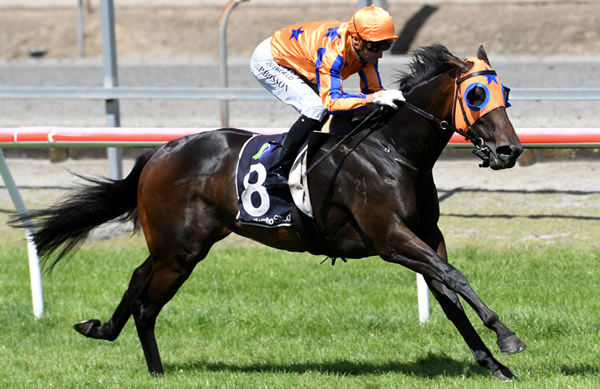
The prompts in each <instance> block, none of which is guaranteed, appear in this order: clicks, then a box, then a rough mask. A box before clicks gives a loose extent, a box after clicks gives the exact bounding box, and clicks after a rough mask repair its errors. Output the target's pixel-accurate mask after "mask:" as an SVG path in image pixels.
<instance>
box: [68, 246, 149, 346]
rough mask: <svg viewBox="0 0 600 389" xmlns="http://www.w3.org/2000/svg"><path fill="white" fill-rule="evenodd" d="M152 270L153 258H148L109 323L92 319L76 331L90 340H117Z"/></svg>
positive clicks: (139, 268)
mask: <svg viewBox="0 0 600 389" xmlns="http://www.w3.org/2000/svg"><path fill="white" fill-rule="evenodd" d="M151 270H152V257H151V256H150V257H148V258H147V259H146V261H144V263H143V264H141V265H140V266H139V267H138V268H137V269H135V271H134V272H133V275H132V276H131V280H130V281H129V286H128V287H127V290H126V291H125V294H124V295H123V298H122V299H121V302H120V303H119V305H118V307H117V309H116V310H115V312H114V313H113V315H112V317H111V318H110V320H109V321H107V322H106V323H104V324H102V323H101V322H100V320H98V319H91V320H86V321H82V322H79V323H76V324H75V325H74V326H73V327H74V328H75V330H76V331H77V332H79V333H81V334H83V335H85V336H87V337H88V338H94V339H104V340H115V339H117V337H118V336H119V334H120V333H121V330H122V329H123V327H125V324H126V323H127V320H129V317H130V316H131V312H132V311H131V309H132V306H133V304H134V301H135V299H136V298H137V297H138V296H139V295H140V294H142V293H144V290H145V289H146V288H147V286H148V282H149V280H150V274H151Z"/></svg>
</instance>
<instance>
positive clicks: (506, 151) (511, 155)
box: [489, 144, 523, 170]
mask: <svg viewBox="0 0 600 389" xmlns="http://www.w3.org/2000/svg"><path fill="white" fill-rule="evenodd" d="M522 152H523V146H521V144H516V145H515V144H509V145H502V146H498V147H496V150H495V151H494V152H493V153H491V155H490V156H489V157H490V168H491V169H492V170H501V169H509V168H511V167H514V166H515V163H517V158H519V156H520V155H521V153H522Z"/></svg>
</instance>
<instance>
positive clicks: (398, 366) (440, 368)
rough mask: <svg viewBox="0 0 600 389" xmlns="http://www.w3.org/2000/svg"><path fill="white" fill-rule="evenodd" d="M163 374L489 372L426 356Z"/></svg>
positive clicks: (208, 365)
mask: <svg viewBox="0 0 600 389" xmlns="http://www.w3.org/2000/svg"><path fill="white" fill-rule="evenodd" d="M165 369H166V371H167V372H168V371H177V370H180V369H181V370H183V371H190V370H205V371H229V372H234V373H293V374H303V373H307V372H317V373H323V374H333V375H350V376H361V375H372V374H388V373H401V374H405V375H407V376H410V375H412V376H417V377H421V378H434V377H437V376H445V377H459V376H464V377H472V376H487V375H489V374H490V373H489V372H488V371H487V370H486V369H485V368H482V367H479V366H478V365H476V364H474V363H473V364H471V363H465V362H462V361H457V360H454V359H452V358H449V357H447V356H445V355H441V356H440V355H434V354H429V355H427V356H426V357H424V358H420V359H417V360H416V361H413V362H399V361H389V362H385V363H370V362H368V361H365V362H355V361H350V360H332V361H324V362H320V363H317V362H298V363H294V362H291V363H286V364H278V363H268V362H265V363H250V364H247V365H244V364H230V363H223V362H219V363H214V362H206V361H192V362H188V363H183V364H177V363H174V364H166V365H165Z"/></svg>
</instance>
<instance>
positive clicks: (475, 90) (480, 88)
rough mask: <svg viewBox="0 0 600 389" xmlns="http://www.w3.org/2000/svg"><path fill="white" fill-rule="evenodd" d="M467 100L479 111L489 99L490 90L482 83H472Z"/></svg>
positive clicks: (468, 89) (472, 107) (467, 93)
mask: <svg viewBox="0 0 600 389" xmlns="http://www.w3.org/2000/svg"><path fill="white" fill-rule="evenodd" d="M465 101H466V102H467V105H468V106H469V108H471V109H472V110H473V111H479V110H480V109H482V108H483V107H485V106H486V105H487V103H488V101H489V96H488V90H487V88H486V87H485V86H484V85H482V84H472V85H470V86H469V87H468V88H467V90H466V96H465Z"/></svg>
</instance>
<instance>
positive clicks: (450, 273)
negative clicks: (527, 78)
mask: <svg viewBox="0 0 600 389" xmlns="http://www.w3.org/2000/svg"><path fill="white" fill-rule="evenodd" d="M399 85H400V89H401V90H402V91H403V92H404V94H405V96H406V103H404V104H403V103H399V108H398V109H397V110H395V111H391V113H389V112H388V113H387V114H386V115H383V119H381V120H379V121H378V123H374V122H370V123H368V125H366V126H364V128H363V129H360V130H359V131H355V132H354V133H353V136H351V137H346V140H345V141H344V142H342V143H340V142H338V140H339V137H338V138H336V137H333V136H332V137H330V138H328V139H327V140H325V141H324V142H322V144H320V145H319V146H318V149H317V150H316V151H315V152H314V153H313V154H314V155H312V156H311V158H310V161H309V163H310V162H313V163H314V166H313V167H312V168H311V171H310V173H309V174H308V186H309V188H318V189H319V190H317V189H312V190H311V193H310V194H311V202H312V207H313V209H314V228H313V229H314V232H316V233H317V234H318V236H319V237H320V239H321V240H322V242H323V246H322V247H321V248H320V249H315V248H314V247H310V246H309V245H308V244H307V241H306V240H303V239H302V238H301V237H300V234H299V233H298V231H297V227H296V226H293V225H292V226H286V227H280V228H277V229H276V230H273V229H267V228H262V227H257V226H253V225H247V224H242V223H240V222H239V220H237V219H236V215H237V213H238V207H237V204H238V198H237V192H236V186H235V179H234V178H235V174H236V164H237V158H238V154H239V152H240V149H241V148H242V146H243V145H244V144H245V142H246V141H247V140H248V139H249V138H250V137H252V136H253V134H252V133H250V132H247V131H244V130H240V129H232V128H224V129H220V130H215V131H212V132H208V133H202V134H196V135H190V136H187V137H183V138H179V139H175V140H172V141H170V142H168V143H167V144H165V145H163V146H160V147H157V148H156V149H153V150H151V151H149V152H146V153H145V154H143V155H141V156H140V157H138V159H137V160H136V162H135V165H134V167H133V169H132V171H131V172H130V173H129V175H128V176H127V177H126V178H124V179H122V180H111V179H100V178H88V180H89V181H90V182H88V183H87V184H86V185H83V186H82V187H80V188H79V190H78V191H77V192H76V193H75V194H74V195H72V196H70V197H68V198H66V199H65V200H63V201H62V202H60V203H58V204H56V205H54V206H52V207H50V208H48V209H45V210H38V211H34V212H32V213H31V214H30V215H18V216H15V218H14V219H13V221H12V223H13V225H17V226H18V225H21V226H22V225H24V224H28V225H30V223H31V224H33V225H34V226H35V227H36V230H37V231H36V232H35V234H34V241H35V244H36V246H37V248H38V251H39V253H40V255H41V256H42V257H43V258H45V259H46V260H47V259H48V258H49V256H50V255H51V254H52V253H53V252H54V251H58V255H57V256H56V257H54V259H53V262H52V263H51V265H50V269H52V268H53V267H54V265H56V263H57V262H58V261H59V260H60V259H61V258H64V256H65V255H66V254H67V253H69V252H70V251H72V250H73V249H76V248H77V247H78V244H79V243H81V242H83V240H85V238H86V237H87V234H88V233H89V232H90V230H92V229H93V228H94V227H96V226H99V225H101V224H103V223H105V222H108V221H111V220H114V219H116V218H118V217H124V218H127V217H128V218H130V219H131V220H133V221H134V222H136V223H137V224H136V225H138V226H140V227H141V229H142V231H143V233H144V236H145V240H146V243H147V246H148V249H149V253H150V255H149V256H148V258H147V259H146V260H145V261H144V262H143V263H142V264H141V265H140V266H139V267H138V268H137V269H135V270H134V272H133V275H132V277H131V281H130V283H129V286H128V288H127V290H126V291H125V294H124V296H123V298H122V300H121V302H120V304H119V305H118V307H117V308H116V310H115V312H114V314H113V315H112V317H111V318H110V320H108V321H107V322H105V323H104V324H103V323H101V321H100V320H97V319H92V320H86V321H82V322H80V323H77V324H75V325H74V327H75V329H76V330H77V331H78V332H80V333H81V334H83V335H85V336H87V337H90V338H96V339H105V340H114V339H116V338H117V337H118V336H119V333H120V332H121V330H122V329H123V327H124V325H125V323H126V322H127V321H128V319H129V317H130V316H133V319H134V321H135V326H136V329H137V332H138V336H139V339H140V342H141V345H142V349H143V351H144V355H145V358H146V362H147V365H148V369H149V371H150V373H152V374H155V375H162V374H164V370H163V366H162V363H161V359H160V355H159V351H158V346H157V343H156V339H155V335H154V329H155V323H156V318H157V316H158V314H159V312H160V310H161V309H162V307H163V306H164V305H165V304H166V303H167V302H168V301H169V300H171V298H173V296H174V295H175V293H176V292H177V290H178V289H179V288H180V287H181V285H182V284H183V283H184V282H185V280H186V279H187V278H188V277H189V276H190V274H191V273H192V271H193V269H194V267H195V266H196V264H198V263H199V262H200V261H201V260H202V259H204V258H205V257H206V255H207V254H208V252H209V250H210V248H211V246H212V245H213V244H214V243H215V242H217V241H219V240H221V239H223V238H225V237H226V236H227V235H229V234H230V233H232V232H234V233H236V234H239V235H242V236H245V237H248V238H251V239H253V240H256V241H258V242H261V243H263V244H266V245H268V246H272V247H275V248H278V249H284V250H289V251H308V250H310V251H311V252H313V253H322V254H326V255H328V256H330V257H331V258H332V259H334V258H344V259H346V258H364V257H367V256H373V255H378V256H380V257H381V258H382V259H383V260H385V261H388V262H391V263H396V264H400V265H403V266H405V267H407V268H409V269H411V270H413V271H415V272H418V273H421V274H422V275H423V276H424V277H425V280H426V281H427V284H428V286H429V288H430V290H431V292H432V293H433V295H434V296H435V298H436V299H437V300H438V302H439V304H440V305H441V307H442V309H443V311H444V313H445V314H446V316H447V318H448V319H449V320H450V321H452V323H453V324H454V325H455V326H456V328H457V329H458V331H459V332H460V334H461V335H462V337H463V338H464V340H465V341H466V343H467V345H468V346H469V348H470V349H471V352H472V353H473V355H474V357H475V360H476V361H477V363H479V364H480V365H481V366H485V367H486V368H488V369H489V370H490V372H491V374H492V376H493V377H495V378H498V379H501V380H513V379H516V377H515V375H514V374H513V373H512V372H511V371H510V370H509V369H508V368H507V367H505V366H504V365H503V364H501V363H500V362H499V361H498V360H496V358H495V357H494V356H493V355H492V353H491V352H490V350H489V349H488V348H487V347H486V346H485V344H484V342H483V341H482V340H481V338H480V337H479V335H478V334H477V332H476V331H475V329H474V328H473V326H472V325H471V323H470V322H469V320H468V318H467V316H466V314H465V312H464V310H463V307H462V306H461V303H460V301H459V299H458V295H460V296H461V297H462V298H463V299H464V300H465V301H466V302H467V303H468V304H469V305H470V306H471V307H472V309H473V310H474V311H475V312H476V313H477V315H478V316H479V317H480V319H481V320H482V321H483V323H484V324H485V326H486V327H488V328H489V329H491V330H493V331H494V332H495V333H496V335H497V345H498V346H499V348H500V351H501V352H503V353H514V352H518V351H521V350H523V349H525V344H524V343H523V342H522V341H521V339H519V337H518V336H517V335H515V333H514V332H513V331H511V330H510V329H509V328H508V327H507V326H505V325H504V324H503V323H502V322H501V321H500V319H499V317H498V315H497V314H496V313H495V312H493V311H492V310H491V309H490V308H488V307H487V306H486V305H485V304H484V303H483V301H482V300H481V299H480V298H479V296H478V295H477V294H476V293H475V292H474V291H473V289H472V288H471V286H470V285H469V282H468V280H467V279H466V278H465V276H464V275H463V274H462V273H461V272H460V271H459V270H457V269H456V268H454V267H453V266H452V265H450V264H449V263H448V259H447V252H446V247H445V242H444V237H443V235H442V232H441V231H440V229H439V228H438V219H439V213H440V212H439V200H438V197H437V191H436V187H435V184H434V180H433V176H432V168H433V166H434V164H435V162H436V160H437V159H438V157H439V156H440V154H441V153H442V151H443V149H444V147H445V146H446V144H447V143H448V141H449V140H450V137H451V136H452V134H453V132H459V133H460V134H462V135H463V136H465V137H467V138H468V139H469V140H471V141H472V142H473V144H474V145H475V147H476V150H475V151H476V153H477V155H479V156H480V157H481V158H483V159H484V163H483V166H489V167H490V168H492V169H504V168H511V167H513V166H514V165H515V162H516V160H517V158H518V156H519V155H520V153H521V152H522V146H521V144H520V142H519V138H518V137H517V135H516V133H515V131H514V128H513V126H512V124H511V122H510V121H509V119H508V116H507V114H506V109H505V108H506V106H507V104H508V100H507V96H506V95H505V94H506V92H507V91H508V89H507V88H505V87H504V86H502V85H501V84H500V82H499V80H498V79H497V75H496V73H495V71H494V70H493V69H492V67H491V66H490V64H489V60H488V58H487V54H486V52H485V50H484V49H483V47H480V48H479V50H478V52H477V56H476V57H471V58H468V59H467V60H461V59H459V58H457V57H455V56H454V55H452V54H451V53H450V52H449V51H448V50H447V49H446V48H445V47H443V46H441V45H434V46H428V47H424V48H420V49H418V50H416V51H415V54H414V56H413V58H412V61H411V63H410V64H409V70H408V71H407V72H405V73H404V74H402V76H401V77H400V79H399ZM503 93H504V94H503ZM375 124H377V125H375ZM317 160H319V161H320V162H319V163H318V164H317V163H315V161H317ZM124 215H125V216H124Z"/></svg>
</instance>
